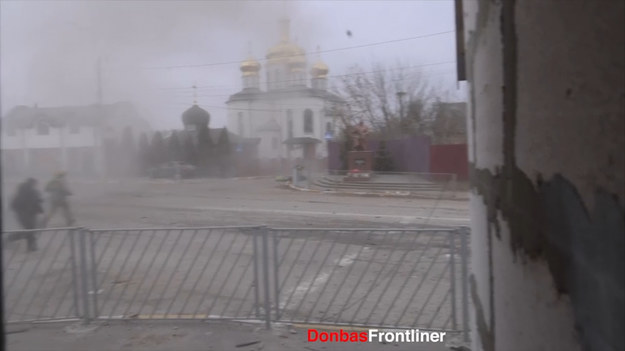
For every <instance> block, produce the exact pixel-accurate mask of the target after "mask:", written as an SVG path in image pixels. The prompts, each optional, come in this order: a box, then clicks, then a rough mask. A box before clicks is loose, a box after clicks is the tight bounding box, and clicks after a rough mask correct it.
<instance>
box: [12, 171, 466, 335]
mask: <svg viewBox="0 0 625 351" xmlns="http://www.w3.org/2000/svg"><path fill="white" fill-rule="evenodd" d="M6 185H7V186H10V188H9V189H12V187H13V186H14V184H6ZM71 187H72V190H73V191H74V193H75V194H76V195H75V196H74V197H73V199H72V201H73V202H72V205H73V208H74V211H75V214H76V217H77V219H78V224H79V225H81V226H85V227H88V228H91V229H97V228H101V229H109V228H172V227H176V228H184V227H203V226H228V225H268V226H270V227H283V228H305V229H306V230H298V231H296V230H282V231H278V232H272V233H270V235H269V239H270V241H269V243H268V244H269V245H268V246H269V250H270V255H271V258H270V260H269V263H270V265H271V266H270V272H269V281H268V283H269V286H270V295H271V296H270V303H271V309H272V310H274V311H275V309H276V308H278V309H279V310H280V319H281V320H284V321H290V322H302V321H305V322H313V323H328V322H339V323H349V322H353V323H356V324H364V325H379V324H383V325H395V324H397V325H402V326H409V325H417V326H420V327H425V326H430V327H434V328H449V327H450V325H451V324H450V323H451V321H450V318H451V310H450V308H451V303H450V296H449V291H450V290H449V289H450V282H449V280H450V278H449V274H450V273H449V269H448V267H449V254H448V253H449V250H448V242H447V240H448V236H447V235H446V234H444V233H442V234H436V233H432V232H429V233H426V234H418V233H417V232H406V233H407V234H406V233H404V232H401V231H396V232H392V233H386V234H383V233H379V232H375V231H373V232H372V231H356V232H354V231H351V232H350V231H333V232H327V231H323V230H314V229H313V228H329V227H332V228H388V227H394V228H415V227H421V226H428V227H430V226H457V225H466V224H467V223H468V215H467V212H468V211H467V203H465V202H461V201H450V200H442V201H436V200H419V199H406V198H373V197H355V196H336V195H329V194H318V193H308V192H298V191H293V190H289V189H283V188H278V187H277V185H276V184H275V182H274V181H273V180H271V179H255V180H234V179H224V180H203V181H188V182H182V183H174V182H168V181H123V182H110V183H95V182H93V183H89V182H73V183H71ZM9 194H10V192H9ZM9 194H7V192H4V196H6V195H9ZM5 203H6V202H5ZM5 215H6V212H5ZM5 218H7V217H6V216H5ZM8 219H9V221H8V223H5V225H6V228H15V225H16V224H15V221H14V220H13V219H12V216H11V217H9V218H8ZM51 225H52V226H62V225H63V223H62V220H61V218H55V219H53V221H52V223H51ZM402 233H403V234H402ZM255 235H256V234H254V232H253V231H249V230H239V229H232V230H230V229H228V230H223V229H219V230H200V231H196V230H187V229H178V230H173V231H166V230H162V229H161V230H158V229H156V230H148V231H138V230H131V231H119V232H108V231H106V230H102V231H99V232H95V233H94V234H93V237H90V238H88V239H87V242H86V244H87V249H89V248H90V247H91V246H90V244H91V242H92V241H91V240H93V243H94V246H93V247H94V251H93V253H94V256H93V257H94V260H93V262H95V265H93V266H89V267H90V268H89V272H88V273H91V272H95V273H96V275H97V277H98V278H97V281H95V282H94V281H92V280H89V281H88V282H87V290H89V295H90V296H91V297H92V298H93V297H95V299H97V300H98V301H97V306H98V311H97V313H98V315H99V316H102V317H107V318H119V317H124V318H129V317H130V318H149V319H152V318H170V317H172V316H176V317H182V318H199V319H205V318H211V317H236V318H245V317H250V318H256V313H260V314H261V315H262V314H263V313H264V310H263V304H264V289H262V288H264V285H263V283H261V284H260V285H259V289H258V294H256V293H255V292H256V291H257V290H256V289H255V283H254V278H253V277H254V269H255V268H254V267H255V266H254V252H255V250H254V240H253V238H254V236H255ZM274 236H275V238H276V241H275V242H274V241H273V238H274ZM259 240H260V239H259ZM69 243H70V237H69V236H68V235H67V233H66V232H64V231H59V232H56V233H54V232H50V233H45V234H42V236H41V238H40V244H41V248H42V249H41V250H40V251H39V252H37V253H34V254H31V253H26V252H25V250H24V243H20V242H16V243H12V244H9V245H7V247H6V248H5V262H4V265H5V267H4V268H5V274H6V276H7V278H6V279H10V282H8V283H10V284H8V285H9V287H8V290H7V299H8V301H9V304H8V305H9V307H10V311H9V312H11V313H12V315H11V316H9V317H10V318H9V319H10V320H29V319H40V318H46V317H50V318H53V317H57V318H58V317H64V316H71V315H74V314H75V309H76V306H77V302H76V301H75V300H74V298H73V296H74V295H73V293H72V291H73V289H75V288H76V289H80V288H81V287H79V286H76V287H75V286H74V285H73V284H72V281H73V278H72V269H71V268H72V260H71V259H70V258H71V250H69V249H68V248H69V246H70V245H69ZM75 243H77V242H75ZM274 243H275V246H274ZM257 245H260V241H259V242H257ZM257 252H258V251H257ZM90 257H91V253H89V258H90ZM274 258H276V260H275V261H274ZM8 260H10V262H9V261H8ZM258 260H259V261H258V264H259V267H260V264H261V262H260V257H258ZM90 262H91V261H90ZM274 262H276V264H277V266H275V270H274V265H273V264H274ZM456 263H457V262H456ZM90 264H91V263H90ZM259 269H260V268H259ZM78 273H80V271H79V270H78V271H77V274H78ZM276 273H277V275H276ZM259 274H260V275H262V272H260V271H259ZM276 276H277V277H279V279H278V281H277V282H278V287H279V289H278V294H275V290H274V287H275V282H276V280H275V277H276ZM5 282H6V281H5ZM457 297H458V298H459V296H457ZM94 302H95V301H94ZM78 309H79V310H81V309H82V303H81V301H78ZM92 313H93V311H92Z"/></svg>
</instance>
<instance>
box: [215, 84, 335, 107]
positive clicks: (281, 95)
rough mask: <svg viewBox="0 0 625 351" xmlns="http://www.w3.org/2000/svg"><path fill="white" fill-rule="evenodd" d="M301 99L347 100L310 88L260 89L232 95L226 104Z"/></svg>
mask: <svg viewBox="0 0 625 351" xmlns="http://www.w3.org/2000/svg"><path fill="white" fill-rule="evenodd" d="M299 97H316V98H320V99H323V100H327V101H331V102H337V103H344V102H345V99H343V98H342V97H340V96H338V95H336V94H333V93H331V92H329V91H327V90H322V89H314V88H309V87H290V88H288V89H277V90H270V91H261V90H259V89H249V88H248V89H243V90H241V91H240V92H238V93H236V94H234V95H230V98H229V99H228V101H226V103H230V102H234V101H257V100H278V99H289V98H299Z"/></svg>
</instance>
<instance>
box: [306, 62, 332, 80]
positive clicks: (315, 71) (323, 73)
mask: <svg viewBox="0 0 625 351" xmlns="http://www.w3.org/2000/svg"><path fill="white" fill-rule="evenodd" d="M329 71H330V69H329V68H328V65H326V64H325V63H323V61H321V60H319V61H317V62H316V63H315V64H314V65H313V66H312V68H311V69H310V74H311V75H312V76H313V78H326V77H327V76H328V72H329Z"/></svg>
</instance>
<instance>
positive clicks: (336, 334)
mask: <svg viewBox="0 0 625 351" xmlns="http://www.w3.org/2000/svg"><path fill="white" fill-rule="evenodd" d="M332 341H334V342H337V341H339V332H330V342H332Z"/></svg>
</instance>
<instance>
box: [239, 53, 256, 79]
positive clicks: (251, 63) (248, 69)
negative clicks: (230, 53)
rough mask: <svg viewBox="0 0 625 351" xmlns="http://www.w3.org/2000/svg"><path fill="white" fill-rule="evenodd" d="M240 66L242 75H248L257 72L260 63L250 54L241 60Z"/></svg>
mask: <svg viewBox="0 0 625 351" xmlns="http://www.w3.org/2000/svg"><path fill="white" fill-rule="evenodd" d="M240 68H241V72H243V75H244V76H250V75H254V74H258V71H260V63H258V61H256V60H254V59H253V58H252V57H251V56H250V57H248V58H247V59H246V60H245V61H243V62H241V67H240Z"/></svg>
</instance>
